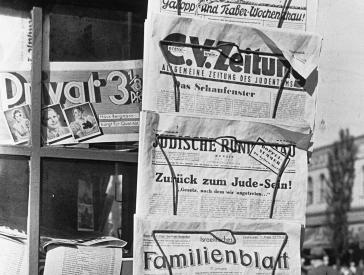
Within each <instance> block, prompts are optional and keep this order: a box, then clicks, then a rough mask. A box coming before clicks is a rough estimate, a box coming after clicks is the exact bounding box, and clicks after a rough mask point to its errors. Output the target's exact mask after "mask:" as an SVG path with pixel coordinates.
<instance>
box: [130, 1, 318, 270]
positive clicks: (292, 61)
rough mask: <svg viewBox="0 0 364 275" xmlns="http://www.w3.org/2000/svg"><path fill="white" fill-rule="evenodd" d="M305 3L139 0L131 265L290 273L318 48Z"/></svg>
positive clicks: (294, 266) (300, 219)
mask: <svg viewBox="0 0 364 275" xmlns="http://www.w3.org/2000/svg"><path fill="white" fill-rule="evenodd" d="M277 2H278V3H277ZM309 4H310V5H312V6H307V5H308V4H307V3H306V1H286V2H284V3H283V1H269V0H266V1H234V0H231V1H223V0H216V1H202V0H182V1H177V0H176V1H173V0H167V1H165V0H163V1H162V0H158V1H149V6H148V18H147V20H146V23H145V40H144V43H145V45H144V68H143V73H144V90H143V91H144V92H143V102H142V107H143V111H142V114H141V125H140V137H139V143H140V147H139V167H138V171H139V172H138V173H139V174H138V190H137V213H136V218H135V233H134V235H135V236H134V240H135V244H134V274H135V275H136V274H138V275H140V274H278V273H279V274H287V275H288V274H299V273H300V257H299V255H300V245H299V244H300V233H301V231H300V230H301V227H302V226H304V224H305V205H306V190H307V186H306V184H307V182H306V180H307V151H308V150H310V146H311V145H312V143H311V137H312V133H313V127H314V118H315V104H316V97H317V80H318V69H317V67H318V59H319V54H320V48H321V38H320V37H319V36H318V35H315V34H312V33H308V32H305V31H306V30H308V29H309V30H313V28H314V26H315V18H316V9H317V3H316V1H310V3H309ZM211 19H214V20H213V21H212V20H211ZM273 27H275V28H273Z"/></svg>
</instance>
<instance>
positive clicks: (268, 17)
mask: <svg viewBox="0 0 364 275" xmlns="http://www.w3.org/2000/svg"><path fill="white" fill-rule="evenodd" d="M286 4H287V1H283V0H280V1H277V0H259V1H257V0H250V1H245V0H228V1H226V0H181V4H180V5H178V0H149V1H148V16H149V15H150V14H151V13H153V12H155V13H162V14H163V13H164V14H175V15H176V14H178V12H179V13H180V15H182V16H186V17H200V18H207V19H212V20H219V21H229V22H236V23H248V24H254V25H259V26H264V27H278V26H279V27H282V28H286V29H294V30H306V31H314V30H315V28H316V17H317V0H293V1H291V2H290V4H289V6H287V5H286ZM280 21H282V23H281V25H280Z"/></svg>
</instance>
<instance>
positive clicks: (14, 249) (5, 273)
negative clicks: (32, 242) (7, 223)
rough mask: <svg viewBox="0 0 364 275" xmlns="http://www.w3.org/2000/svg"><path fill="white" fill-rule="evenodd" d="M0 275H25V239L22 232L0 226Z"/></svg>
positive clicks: (26, 260)
mask: <svg viewBox="0 0 364 275" xmlns="http://www.w3.org/2000/svg"><path fill="white" fill-rule="evenodd" d="M0 247H1V249H0V275H26V274H28V273H27V270H28V268H27V262H28V259H27V239H26V235H25V233H24V232H19V231H18V230H14V229H10V228H7V227H4V226H0Z"/></svg>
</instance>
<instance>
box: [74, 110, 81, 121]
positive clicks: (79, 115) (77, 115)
mask: <svg viewBox="0 0 364 275" xmlns="http://www.w3.org/2000/svg"><path fill="white" fill-rule="evenodd" d="M73 117H74V118H75V119H80V118H81V117H82V113H81V111H80V110H79V109H73Z"/></svg>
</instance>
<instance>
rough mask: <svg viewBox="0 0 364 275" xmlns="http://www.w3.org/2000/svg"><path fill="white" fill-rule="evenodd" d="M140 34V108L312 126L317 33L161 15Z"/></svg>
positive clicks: (148, 20) (153, 19)
mask: <svg viewBox="0 0 364 275" xmlns="http://www.w3.org/2000/svg"><path fill="white" fill-rule="evenodd" d="M146 36H147V37H146V38H145V43H146V45H148V47H147V48H148V49H147V50H146V56H145V59H144V70H145V74H144V75H145V79H144V87H146V88H145V91H147V92H145V93H144V95H143V103H142V104H143V110H152V111H158V112H171V111H179V112H181V113H189V114H206V115H210V116H217V117H222V116H228V117H235V118H236V117H242V116H251V117H265V118H266V117H275V118H277V119H284V120H287V119H290V120H295V121H301V122H307V123H309V124H310V125H311V127H313V124H314V116H315V102H316V96H317V91H316V86H317V74H318V72H317V66H318V59H319V53H320V47H321V38H320V37H319V36H316V35H313V34H307V33H304V32H297V31H295V32H293V31H292V32H291V31H282V30H279V29H261V28H256V27H252V26H247V25H241V24H230V23H219V22H212V21H207V20H199V19H193V18H183V17H177V16H167V15H160V14H159V15H156V14H152V16H151V17H150V18H148V19H147V22H146ZM196 45H198V46H196ZM277 95H280V97H279V100H276V99H277ZM276 102H278V103H279V104H277V107H275V106H276Z"/></svg>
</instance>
